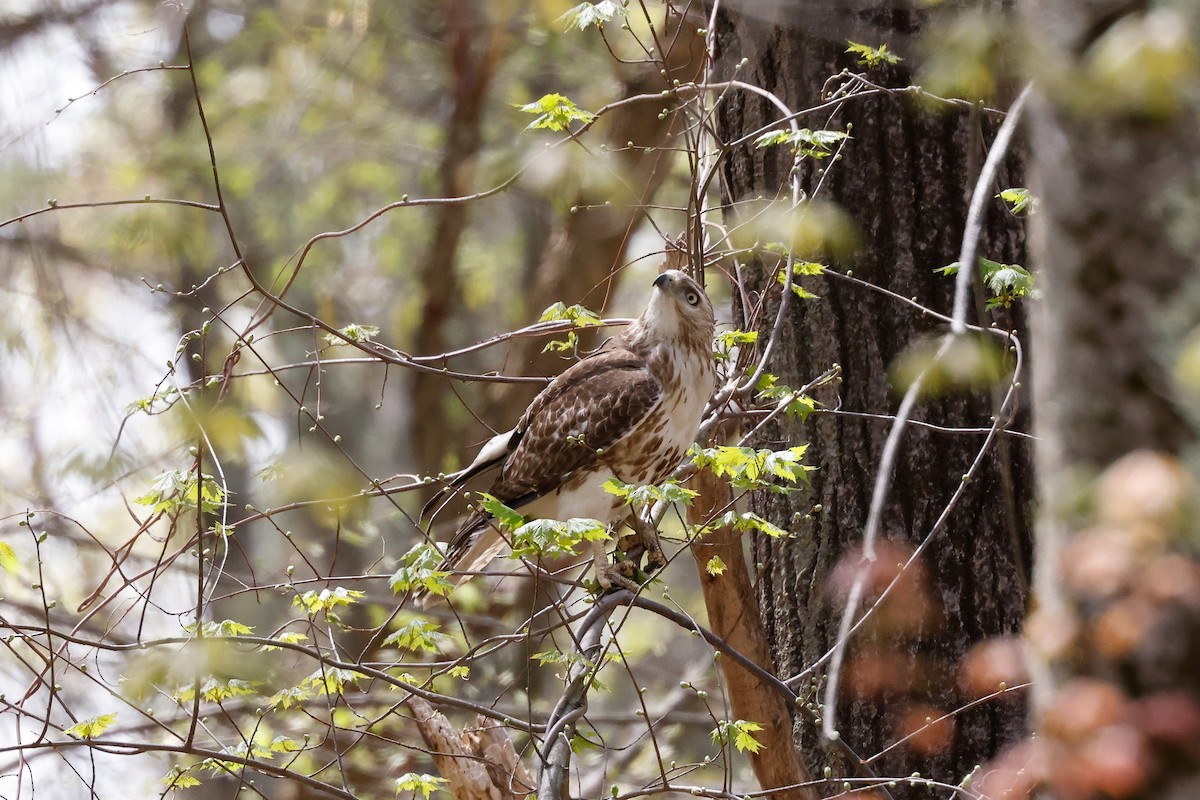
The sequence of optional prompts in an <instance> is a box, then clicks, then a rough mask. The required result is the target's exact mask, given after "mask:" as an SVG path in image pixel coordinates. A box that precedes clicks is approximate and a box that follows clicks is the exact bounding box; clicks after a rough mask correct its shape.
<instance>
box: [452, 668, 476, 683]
mask: <svg viewBox="0 0 1200 800" xmlns="http://www.w3.org/2000/svg"><path fill="white" fill-rule="evenodd" d="M450 677H451V678H461V679H462V680H464V681H465V680H467V679H469V678H470V677H471V668H470V667H465V666H463V665H461V664H460V665H458V666H457V667H451V668H450Z"/></svg>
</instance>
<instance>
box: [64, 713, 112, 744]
mask: <svg viewBox="0 0 1200 800" xmlns="http://www.w3.org/2000/svg"><path fill="white" fill-rule="evenodd" d="M116 721H117V715H116V712H113V713H112V714H101V715H100V716H98V717H92V718H91V719H84V720H80V721H79V722H76V723H75V724H74V725H72V726H71V727H69V728H67V729H66V730H65V731H63V733H65V734H66V735H67V736H71V737H74V738H76V739H95V738H96V737H97V736H100V735H102V734H103V733H104V732H105V731H106V730H108V727H109V726H110V725H112V724H113V723H114V722H116Z"/></svg>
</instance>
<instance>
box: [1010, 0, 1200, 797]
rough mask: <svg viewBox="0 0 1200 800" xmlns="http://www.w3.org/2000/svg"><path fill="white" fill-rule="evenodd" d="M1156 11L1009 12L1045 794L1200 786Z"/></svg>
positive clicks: (1190, 35) (1175, 153)
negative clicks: (1027, 116) (1036, 51)
mask: <svg viewBox="0 0 1200 800" xmlns="http://www.w3.org/2000/svg"><path fill="white" fill-rule="evenodd" d="M1157 5H1158V7H1157V8H1155V9H1154V10H1152V11H1143V12H1138V11H1137V10H1136V9H1137V8H1139V7H1140V6H1137V4H1124V5H1123V6H1121V7H1119V8H1114V4H1111V3H1110V4H1107V6H1106V4H1101V3H1089V2H1080V1H1079V0H1072V1H1071V2H1062V3H1052V4H1051V3H1044V2H1034V1H1033V0H1030V2H1027V3H1026V10H1027V11H1028V12H1029V18H1030V19H1031V20H1036V21H1037V30H1038V31H1039V32H1041V33H1044V34H1047V38H1048V42H1046V44H1047V46H1048V48H1049V49H1047V51H1046V52H1047V53H1050V54H1052V55H1053V56H1054V57H1055V60H1054V62H1053V63H1054V70H1055V74H1049V73H1048V74H1047V75H1045V76H1042V78H1041V80H1040V83H1039V89H1040V90H1041V95H1040V96H1039V97H1038V98H1037V101H1036V102H1035V104H1034V105H1033V107H1032V109H1031V122H1032V124H1031V134H1032V139H1031V141H1032V142H1033V143H1034V145H1035V147H1034V152H1035V154H1036V158H1035V160H1034V168H1035V173H1036V178H1037V180H1036V184H1035V187H1034V188H1035V193H1036V194H1037V195H1038V196H1039V198H1040V202H1041V205H1040V212H1039V215H1038V218H1037V220H1036V222H1037V223H1038V224H1037V227H1036V229H1035V234H1036V235H1035V239H1034V242H1035V245H1036V246H1035V250H1034V252H1035V256H1036V257H1037V262H1038V266H1039V269H1040V273H1039V275H1040V280H1041V281H1042V283H1043V286H1044V291H1045V300H1044V302H1043V303H1042V304H1040V306H1039V308H1038V313H1037V316H1036V318H1035V320H1034V321H1035V323H1036V327H1035V329H1034V333H1035V334H1036V336H1037V346H1038V352H1039V354H1044V357H1043V358H1042V360H1041V362H1040V363H1039V365H1038V374H1037V397H1036V399H1037V408H1038V434H1039V437H1040V438H1039V442H1038V467H1039V476H1040V477H1039V482H1040V489H1041V496H1042V505H1043V508H1042V515H1041V517H1040V519H1039V524H1038V568H1037V591H1038V601H1039V602H1038V610H1037V613H1036V614H1035V615H1034V616H1033V617H1032V618H1031V619H1030V622H1029V626H1028V637H1029V640H1030V643H1031V645H1032V648H1031V649H1032V651H1033V653H1034V656H1035V659H1036V663H1037V665H1038V666H1039V667H1040V668H1039V669H1038V670H1037V673H1038V674H1037V675H1036V677H1037V678H1038V695H1037V703H1036V707H1037V710H1038V716H1039V719H1038V723H1037V728H1038V730H1039V733H1040V736H1039V739H1038V744H1039V745H1040V747H1041V748H1042V763H1043V766H1044V770H1043V773H1042V776H1041V777H1042V778H1043V779H1044V780H1046V781H1047V782H1049V783H1050V785H1051V787H1052V790H1053V793H1054V794H1055V795H1057V796H1059V797H1064V798H1065V797H1071V798H1092V797H1101V796H1103V797H1122V798H1151V797H1153V798H1168V799H1169V800H1183V798H1192V797H1197V796H1200V753H1198V752H1197V749H1196V746H1195V745H1196V742H1197V741H1200V672H1198V671H1197V669H1196V664H1197V663H1198V662H1200V600H1198V599H1197V598H1198V597H1200V561H1198V560H1197V559H1196V557H1195V552H1196V551H1195V544H1194V543H1195V538H1194V537H1195V533H1194V531H1195V524H1194V521H1193V519H1192V517H1193V515H1194V508H1195V505H1194V503H1195V497H1194V491H1195V490H1194V486H1195V477H1194V471H1193V472H1189V471H1188V470H1187V469H1186V468H1185V467H1184V466H1183V462H1182V461H1181V458H1180V457H1183V458H1187V459H1189V461H1190V463H1191V464H1193V465H1194V460H1193V459H1194V454H1195V446H1196V441H1197V420H1198V417H1197V415H1196V412H1195V408H1196V405H1195V401H1196V397H1197V391H1198V387H1200V379H1198V377H1200V351H1198V350H1197V348H1196V347H1195V344H1194V343H1195V341H1196V338H1195V335H1196V330H1197V325H1198V323H1200V311H1198V309H1200V305H1198V304H1197V297H1200V256H1198V255H1197V253H1200V250H1198V248H1197V244H1198V241H1197V234H1196V219H1197V218H1198V216H1200V190H1198V189H1197V187H1200V112H1198V111H1197V108H1196V105H1195V100H1194V97H1189V96H1187V95H1186V94H1184V87H1194V86H1195V85H1196V80H1197V77H1198V72H1200V70H1198V69H1197V64H1196V52H1197V42H1198V41H1200V18H1197V16H1196V12H1195V9H1194V7H1193V4H1191V3H1186V2H1179V3H1174V4H1172V3H1162V4H1157ZM1188 15H1190V19H1189V16H1188ZM1189 22H1190V27H1189ZM1114 57H1116V58H1115V59H1114ZM1117 63H1119V65H1120V66H1119V70H1116V71H1114V70H1113V68H1112V67H1113V65H1114V64H1117ZM1164 70H1165V71H1164ZM1134 76H1136V80H1134ZM1189 342H1191V343H1192V344H1191V345H1189ZM1097 701H1099V703H1100V704H1099V705H1097ZM1087 707H1090V708H1092V709H1093V710H1094V709H1097V708H1100V709H1102V713H1100V714H1098V715H1097V714H1091V715H1088V714H1086V713H1083V714H1081V712H1082V711H1084V710H1085V709H1086V708H1087Z"/></svg>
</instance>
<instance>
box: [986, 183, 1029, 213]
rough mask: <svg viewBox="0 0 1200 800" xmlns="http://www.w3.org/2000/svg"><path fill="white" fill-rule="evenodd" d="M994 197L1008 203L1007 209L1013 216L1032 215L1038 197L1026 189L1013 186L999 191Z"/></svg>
mask: <svg viewBox="0 0 1200 800" xmlns="http://www.w3.org/2000/svg"><path fill="white" fill-rule="evenodd" d="M996 197H999V198H1000V199H1001V200H1003V201H1004V202H1006V203H1008V204H1009V209H1008V210H1009V211H1010V212H1012V214H1013V216H1017V217H1019V216H1022V215H1032V214H1034V213H1036V212H1037V207H1038V199H1037V197H1036V196H1035V195H1033V194H1032V193H1031V192H1030V191H1029V190H1028V189H1025V188H1021V187H1016V186H1014V187H1012V188H1009V189H1005V190H1004V191H1002V192H1000V194H998V195H996Z"/></svg>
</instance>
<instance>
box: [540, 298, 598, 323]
mask: <svg viewBox="0 0 1200 800" xmlns="http://www.w3.org/2000/svg"><path fill="white" fill-rule="evenodd" d="M555 320H567V321H569V322H570V323H571V324H572V325H574V326H575V327H576V328H587V327H591V326H594V325H602V324H604V320H603V319H601V318H600V315H598V314H597V313H596V312H595V311H592V310H590V309H588V308H586V307H584V306H581V305H579V304H578V303H576V304H575V305H573V306H568V305H567V304H566V303H563V302H561V301H560V302H557V303H555V304H554V305H552V306H549V307H547V308H546V310H545V311H543V312H542V314H541V316H540V317H538V322H553V321H555Z"/></svg>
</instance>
